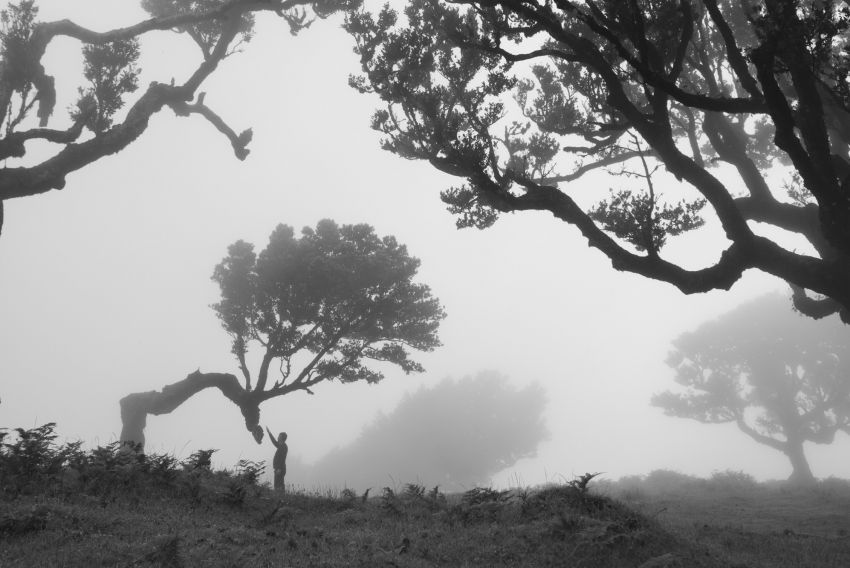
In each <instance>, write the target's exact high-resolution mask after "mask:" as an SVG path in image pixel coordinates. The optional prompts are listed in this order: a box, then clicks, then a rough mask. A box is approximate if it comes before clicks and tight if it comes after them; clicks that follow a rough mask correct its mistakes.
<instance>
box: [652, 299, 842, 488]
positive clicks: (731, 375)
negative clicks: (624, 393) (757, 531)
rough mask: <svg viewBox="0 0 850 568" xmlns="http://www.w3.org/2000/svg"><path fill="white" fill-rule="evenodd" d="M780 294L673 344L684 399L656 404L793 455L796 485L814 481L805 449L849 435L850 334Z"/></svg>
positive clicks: (668, 395) (666, 395) (666, 397)
mask: <svg viewBox="0 0 850 568" xmlns="http://www.w3.org/2000/svg"><path fill="white" fill-rule="evenodd" d="M783 305H785V300H784V299H783V298H782V297H781V296H778V295H771V296H765V297H763V298H760V299H758V300H756V301H753V302H750V303H748V304H745V305H743V306H741V307H739V308H737V309H736V310H734V311H732V312H730V313H728V314H726V315H724V316H721V317H720V318H718V319H717V320H714V321H711V322H708V323H705V324H703V325H702V326H700V327H699V328H698V329H697V330H696V331H693V332H690V333H685V334H683V335H682V336H680V337H679V338H677V339H676V340H675V341H674V342H673V347H674V349H673V351H672V352H671V353H670V356H669V358H668V360H667V363H668V364H669V365H670V366H671V367H672V368H673V369H675V371H676V382H677V383H679V384H680V385H682V386H683V387H685V389H686V390H685V391H684V392H671V391H667V392H663V393H661V394H657V395H655V396H654V397H653V399H652V404H653V405H655V406H659V407H661V408H663V409H664V412H665V414H667V415H669V416H678V417H681V418H692V419H694V420H698V421H700V422H705V423H709V424H718V423H724V422H734V423H735V424H737V426H738V428H740V429H741V431H742V432H744V433H745V434H747V435H748V436H750V437H751V438H752V439H753V440H755V441H756V442H759V443H760V444H765V445H767V446H769V447H771V448H774V449H776V450H779V451H780V452H782V453H784V454H785V455H786V456H788V459H789V460H790V461H791V465H792V467H793V472H792V474H791V479H792V480H794V481H801V482H807V481H811V480H812V479H814V477H813V475H812V471H811V468H810V467H809V463H808V461H807V460H806V456H805V452H804V448H803V446H804V443H805V442H814V443H817V444H829V443H832V441H833V440H834V438H835V435H836V433H838V432H839V431H844V432H847V433H850V330H848V329H847V327H846V326H844V325H842V323H841V321H839V320H838V318H835V317H833V318H828V319H825V320H821V321H814V320H812V319H808V318H805V317H802V316H801V315H800V314H797V313H794V312H792V311H790V310H788V309H783Z"/></svg>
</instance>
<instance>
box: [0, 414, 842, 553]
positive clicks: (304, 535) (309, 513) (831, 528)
mask: <svg viewBox="0 0 850 568" xmlns="http://www.w3.org/2000/svg"><path fill="white" fill-rule="evenodd" d="M30 432H32V431H30ZM43 433H45V432H43ZM46 435H47V436H46V437H47V438H49V435H50V432H46ZM36 438H38V435H34V436H31V439H30V440H29V442H28V443H23V444H22V443H21V442H20V440H19V441H18V442H15V443H6V444H5V445H4V446H3V448H4V451H3V453H0V490H2V493H0V568H10V567H18V566H27V567H29V566H33V567H49V566H166V567H169V566H170V567H177V566H184V567H193V566H235V567H242V566H364V567H366V566H368V567H373V566H410V567H418V566H493V567H498V566H575V567H607V566H617V567H620V566H622V567H639V566H643V567H645V568H650V567H656V568H657V567H663V566H667V567H672V566H677V567H695V568H701V567H705V568H708V567H721V566H724V567H731V566H737V567H744V566H746V567H752V568H755V567H771V568H775V567H780V568H781V567H786V566H787V567H791V566H793V567H819V566H824V567H827V566H828V567H836V568H837V567H842V568H844V567H847V566H850V538H848V531H850V513H848V511H850V484H848V483H847V482H843V481H837V480H829V481H827V482H822V483H820V484H818V485H817V486H813V487H809V488H791V487H785V486H783V485H781V484H774V485H761V484H756V483H755V482H753V481H752V480H751V479H749V478H747V477H746V476H744V475H740V474H721V475H717V476H715V478H714V479H711V480H699V479H694V478H689V477H686V476H682V475H679V474H676V473H673V472H664V471H661V472H653V474H650V475H649V476H647V477H643V478H631V479H625V480H620V481H619V482H607V481H605V480H602V479H600V478H596V479H593V480H590V481H589V482H588V480H587V479H584V480H582V479H578V480H575V481H574V482H572V483H566V484H562V485H552V486H547V487H541V488H534V489H524V490H510V491H495V490H492V489H476V490H473V491H469V492H467V493H464V494H453V495H444V494H442V493H441V492H440V491H439V490H435V489H428V488H425V487H421V486H418V485H405V486H401V487H398V488H385V489H383V490H381V491H377V492H373V493H375V494H370V495H356V494H354V493H353V492H350V491H345V490H344V491H341V492H339V493H332V492H326V493H325V494H314V493H309V492H305V491H297V492H290V493H288V494H286V495H280V494H275V493H274V492H272V491H270V490H269V489H268V488H266V487H263V486H261V485H258V484H257V479H258V475H259V473H260V471H261V467H262V465H261V464H255V463H252V462H241V463H240V464H239V466H238V467H237V468H235V469H234V470H233V471H223V472H213V471H210V469H209V467H208V463H209V454H208V453H205V452H198V453H196V454H194V455H193V456H192V457H191V458H190V459H189V460H186V461H185V462H183V463H178V462H176V460H174V459H173V458H170V457H169V456H145V457H142V456H139V455H136V454H132V453H125V452H121V451H120V450H119V449H118V448H117V446H115V445H112V446H107V447H105V448H98V449H97V450H95V451H93V452H89V453H85V452H82V451H80V450H79V448H68V447H64V448H55V447H52V446H51V445H50V440H48V439H44V438H45V436H42V439H41V441H40V442H38V441H37V440H35V441H34V439H36ZM7 441H8V440H7Z"/></svg>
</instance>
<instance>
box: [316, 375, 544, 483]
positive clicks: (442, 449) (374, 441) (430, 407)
mask: <svg viewBox="0 0 850 568" xmlns="http://www.w3.org/2000/svg"><path fill="white" fill-rule="evenodd" d="M544 406H545V394H544V392H543V391H542V389H541V388H540V387H538V386H535V385H532V386H528V387H525V388H523V389H517V388H515V387H513V386H511V385H510V384H509V383H508V380H507V377H505V376H503V375H500V374H498V373H493V372H483V373H480V374H478V375H476V376H474V377H465V378H463V379H461V380H458V381H452V380H448V379H447V380H444V381H441V382H440V383H438V384H437V385H435V386H433V387H431V388H423V389H421V390H419V391H417V392H415V393H413V394H411V395H408V396H407V397H406V398H404V399H403V400H402V401H401V402H400V403H399V405H398V406H397V407H396V408H395V409H394V410H393V411H392V412H391V413H389V414H387V415H381V416H379V417H378V418H377V419H376V420H375V421H374V422H373V423H372V424H371V425H369V426H368V427H366V428H364V429H363V431H362V432H361V433H360V436H359V437H358V438H357V439H356V440H355V441H354V442H352V443H351V444H350V445H348V446H345V447H342V448H338V449H336V450H333V451H331V452H330V453H328V454H327V455H326V456H324V457H323V458H321V459H319V460H318V461H317V462H316V463H315V464H313V465H312V466H310V467H309V468H307V469H306V470H305V471H304V474H303V475H304V477H305V479H309V480H310V481H311V483H327V484H332V485H333V484H343V483H345V484H346V485H347V486H348V487H355V488H361V489H362V488H365V487H372V486H375V485H376V484H379V483H381V481H382V480H384V479H387V476H390V477H392V478H394V479H418V480H420V481H421V482H422V483H427V484H429V485H430V484H434V485H439V486H440V487H442V488H443V489H446V490H454V491H456V490H460V489H463V488H465V487H469V486H471V485H475V484H482V483H486V482H487V481H489V479H490V477H492V476H493V475H494V474H496V473H498V472H499V471H502V470H504V469H506V468H508V467H510V466H511V465H513V464H514V463H516V462H517V461H518V460H520V459H522V458H526V457H531V456H533V455H534V454H535V452H536V451H537V446H538V444H539V443H540V442H541V441H542V440H543V439H544V438H545V437H546V435H547V432H546V427H545V423H544V419H543V409H544Z"/></svg>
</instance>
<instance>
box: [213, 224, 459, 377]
mask: <svg viewBox="0 0 850 568" xmlns="http://www.w3.org/2000/svg"><path fill="white" fill-rule="evenodd" d="M418 268H419V260H418V259H416V258H414V257H411V256H409V255H408V253H407V249H406V247H404V245H400V244H399V243H398V242H397V241H396V240H395V238H393V237H384V238H381V237H378V236H377V235H376V234H375V232H374V229H373V228H372V227H370V226H369V225H343V226H341V227H340V226H338V225H337V224H336V223H334V222H333V221H330V220H324V221H321V222H319V224H318V225H317V226H316V228H315V229H313V228H305V229H304V230H303V231H302V235H301V238H300V239H298V238H296V237H295V234H294V231H293V229H292V228H291V227H289V226H287V225H279V226H278V227H277V229H275V231H274V232H273V233H272V235H271V237H270V239H269V244H268V246H267V247H266V248H265V249H264V250H263V251H262V252H261V253H260V254H259V255H256V254H255V253H254V250H253V246H252V245H250V244H248V243H245V242H243V241H239V242H237V243H234V244H233V245H231V246H230V248H229V249H228V256H227V257H226V258H225V259H224V260H223V261H222V262H221V264H219V265H218V266H217V267H216V269H215V272H214V275H213V279H214V280H215V281H216V282H217V283H218V284H219V286H220V287H221V293H222V300H221V301H220V302H218V303H217V304H215V305H214V306H213V308H214V309H215V311H216V313H217V314H218V317H219V319H220V320H221V322H222V325H223V326H224V328H225V329H226V330H227V332H228V333H229V334H230V335H231V337H232V339H233V343H232V350H233V353H234V354H235V355H236V357H237V359H238V360H239V361H240V363H241V364H243V372H244V376H245V380H246V381H247V384H250V373H248V371H247V368H244V361H245V356H246V353H247V349H248V345H249V344H250V343H251V342H257V343H259V344H261V345H262V346H263V347H264V348H265V351H266V353H265V355H264V359H263V361H264V363H263V365H264V366H263V367H261V369H260V373H259V375H258V384H257V388H258V389H260V390H262V388H263V387H264V386H265V384H266V377H267V373H268V365H269V363H270V362H271V360H273V359H278V360H280V363H281V364H280V372H281V377H280V379H278V380H277V381H276V382H275V385H274V387H272V389H271V392H275V389H277V392H281V393H282V392H286V389H287V385H286V381H287V380H289V381H291V382H290V383H289V388H290V389H295V388H309V387H310V386H312V385H314V384H317V383H319V382H321V381H323V380H326V379H336V380H339V381H341V382H354V381H359V380H365V381H367V382H370V383H375V382H378V381H379V380H381V379H382V378H383V376H384V375H383V373H382V372H381V371H378V370H376V369H373V368H371V367H369V366H367V365H366V361H368V360H372V361H379V362H387V363H392V364H395V365H398V366H399V367H400V368H401V369H402V370H403V371H404V372H405V373H411V372H419V371H422V366H421V365H420V364H419V363H417V362H415V361H412V360H411V359H410V356H409V352H408V348H413V349H418V350H422V351H430V350H432V349H433V348H435V347H436V346H438V345H439V340H438V338H437V329H438V327H439V322H440V320H442V318H443V317H444V313H443V310H442V308H441V306H440V303H439V301H438V300H437V299H436V298H434V297H432V296H431V291H430V289H429V288H428V286H426V285H424V284H418V283H414V282H413V277H414V276H415V274H416V271H417V270H418ZM302 351H304V352H309V353H311V357H312V358H311V359H310V360H309V362H308V363H307V364H306V365H305V366H304V367H303V368H302V369H301V371H300V372H299V373H297V374H293V372H292V366H293V363H294V358H295V357H296V356H297V355H298V354H299V353H300V352H302Z"/></svg>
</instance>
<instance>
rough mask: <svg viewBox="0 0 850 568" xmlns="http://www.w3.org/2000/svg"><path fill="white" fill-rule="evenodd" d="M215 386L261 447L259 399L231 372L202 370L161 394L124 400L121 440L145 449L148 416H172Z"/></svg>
mask: <svg viewBox="0 0 850 568" xmlns="http://www.w3.org/2000/svg"><path fill="white" fill-rule="evenodd" d="M210 387H215V388H217V389H219V390H220V391H221V393H222V394H223V395H224V396H225V397H227V398H228V399H230V400H231V401H232V402H233V403H234V404H236V406H238V407H239V409H240V410H241V411H242V415H243V416H244V417H245V427H246V428H247V429H248V431H249V432H251V434H252V435H253V436H254V440H256V442H257V443H258V444H259V443H260V442H262V440H263V429H262V427H261V426H260V407H259V402H260V401H259V400H258V399H257V397H255V396H253V394H254V393H252V392H250V391H246V390H245V389H244V388H242V386H241V385H240V384H239V381H238V380H237V379H236V377H235V376H234V375H231V374H230V373H202V372H201V371H200V370H198V371H195V372H194V373H191V374H190V375H188V376H187V377H186V378H185V379H183V380H182V381H178V382H176V383H174V384H171V385H167V386H165V387H163V388H162V390H161V391H148V392H137V393H133V394H130V395H127V396H125V397H124V398H122V399H121V402H120V404H121V441H122V442H129V443H133V444H139V445H141V447H142V449H144V446H145V426H146V425H147V419H148V414H155V415H159V414H168V413H170V412H171V411H172V410H174V409H176V408H177V407H178V406H180V405H181V404H183V403H184V402H186V401H187V400H188V399H189V398H191V397H192V395H194V394H197V393H199V392H200V391H202V390H204V389H207V388H210Z"/></svg>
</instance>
